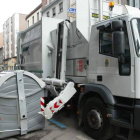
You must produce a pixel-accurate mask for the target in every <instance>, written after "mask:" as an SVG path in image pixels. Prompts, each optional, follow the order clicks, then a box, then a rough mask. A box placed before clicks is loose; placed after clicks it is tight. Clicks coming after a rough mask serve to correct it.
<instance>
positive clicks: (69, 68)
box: [66, 60, 74, 75]
mask: <svg viewBox="0 0 140 140" xmlns="http://www.w3.org/2000/svg"><path fill="white" fill-rule="evenodd" d="M73 71H74V70H73V60H67V63H66V75H73Z"/></svg>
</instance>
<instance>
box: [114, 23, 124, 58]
mask: <svg viewBox="0 0 140 140" xmlns="http://www.w3.org/2000/svg"><path fill="white" fill-rule="evenodd" d="M122 29H123V21H122V20H116V21H112V30H113V53H114V55H116V56H121V55H123V54H124V50H125V49H124V45H125V44H124V42H125V41H124V32H123V31H122Z"/></svg>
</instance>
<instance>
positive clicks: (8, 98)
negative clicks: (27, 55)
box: [0, 71, 45, 139]
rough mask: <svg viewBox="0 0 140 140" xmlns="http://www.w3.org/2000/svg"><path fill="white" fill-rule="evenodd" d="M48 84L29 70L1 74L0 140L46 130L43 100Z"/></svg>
mask: <svg viewBox="0 0 140 140" xmlns="http://www.w3.org/2000/svg"><path fill="white" fill-rule="evenodd" d="M44 87H45V83H44V82H43V81H42V80H41V79H39V78H38V77H36V76H35V75H33V74H32V73H29V72H26V71H12V72H6V71H3V72H1V73H0V139H3V138H7V137H11V136H15V135H23V134H27V133H28V132H31V131H35V130H39V129H42V128H44V126H45V119H44V117H43V116H42V115H39V114H38V112H39V111H40V110H41V107H40V98H41V97H44V93H45V90H44Z"/></svg>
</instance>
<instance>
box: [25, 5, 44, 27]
mask: <svg viewBox="0 0 140 140" xmlns="http://www.w3.org/2000/svg"><path fill="white" fill-rule="evenodd" d="M41 9H42V7H40V8H39V9H38V10H37V11H36V12H35V13H33V14H32V15H31V16H30V17H29V18H27V19H26V21H27V28H28V27H30V26H32V25H33V16H34V24H35V23H36V22H38V20H37V13H39V20H41V16H42V15H41ZM28 22H29V25H28Z"/></svg>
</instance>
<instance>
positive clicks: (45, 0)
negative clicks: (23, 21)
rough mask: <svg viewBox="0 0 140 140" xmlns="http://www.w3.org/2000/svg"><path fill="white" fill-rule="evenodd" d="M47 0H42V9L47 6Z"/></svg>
mask: <svg viewBox="0 0 140 140" xmlns="http://www.w3.org/2000/svg"><path fill="white" fill-rule="evenodd" d="M46 4H47V0H42V9H43V8H44V7H45V6H46Z"/></svg>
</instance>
